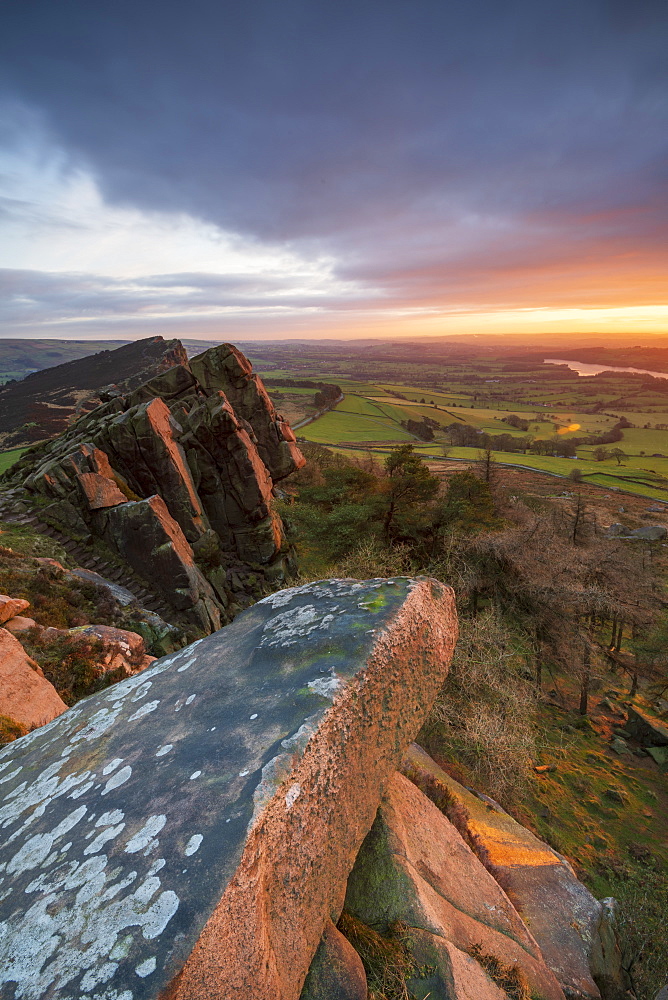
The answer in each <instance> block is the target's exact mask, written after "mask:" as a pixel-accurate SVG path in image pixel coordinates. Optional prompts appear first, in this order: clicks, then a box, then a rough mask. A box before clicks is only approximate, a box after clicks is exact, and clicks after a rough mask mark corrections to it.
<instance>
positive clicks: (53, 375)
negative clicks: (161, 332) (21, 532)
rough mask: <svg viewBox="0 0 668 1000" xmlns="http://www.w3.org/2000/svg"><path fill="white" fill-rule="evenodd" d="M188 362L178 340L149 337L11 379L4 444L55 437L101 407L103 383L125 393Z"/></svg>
mask: <svg viewBox="0 0 668 1000" xmlns="http://www.w3.org/2000/svg"><path fill="white" fill-rule="evenodd" d="M15 343H18V342H15ZM23 343H24V344H26V343H28V342H27V341H24V342H23ZM30 343H31V344H32V343H33V342H30ZM42 343H44V342H42ZM42 357H45V355H42ZM185 361H187V355H186V351H185V348H184V347H183V345H182V344H181V342H180V341H179V340H164V339H163V338H162V337H149V338H147V339H145V340H137V341H134V342H132V343H129V344H124V345H123V346H122V347H117V348H116V349H115V350H102V351H100V352H98V353H97V354H93V355H89V356H88V357H82V358H78V359H77V360H74V361H68V362H66V363H65V364H61V365H56V366H55V367H53V368H44V369H43V370H42V371H37V372H34V373H33V374H30V375H27V376H26V377H25V378H24V379H22V380H21V381H19V382H10V383H8V384H7V385H5V386H3V387H2V388H0V449H2V450H6V449H8V448H19V447H22V446H23V445H28V444H33V443H34V442H36V441H42V440H44V439H45V438H50V437H53V436H54V435H55V434H59V433H60V432H61V431H63V430H64V429H65V427H67V425H68V423H70V421H71V420H72V419H73V418H74V417H76V416H79V415H80V414H82V413H86V412H88V411H89V410H91V409H93V407H94V406H97V404H98V403H99V402H100V396H99V392H100V390H101V389H103V388H104V387H106V386H110V385H116V386H118V387H119V389H122V390H123V391H126V392H127V391H128V390H130V389H134V388H137V386H140V385H143V383H144V382H147V381H148V380H149V379H151V378H153V377H154V376H156V375H159V374H160V373H161V372H164V371H166V370H167V369H168V368H172V367H173V366H174V365H179V364H183V363H184V362H185Z"/></svg>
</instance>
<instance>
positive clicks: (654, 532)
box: [630, 524, 668, 542]
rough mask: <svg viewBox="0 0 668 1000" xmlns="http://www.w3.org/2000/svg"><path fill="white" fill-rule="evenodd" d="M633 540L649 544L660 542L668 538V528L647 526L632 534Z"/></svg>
mask: <svg viewBox="0 0 668 1000" xmlns="http://www.w3.org/2000/svg"><path fill="white" fill-rule="evenodd" d="M630 536H631V538H639V539H644V540H645V541H647V542H660V541H661V540H662V539H664V538H666V537H668V528H666V527H665V526H664V525H663V524H647V525H644V526H643V527H642V528H636V529H635V530H634V531H631V532H630Z"/></svg>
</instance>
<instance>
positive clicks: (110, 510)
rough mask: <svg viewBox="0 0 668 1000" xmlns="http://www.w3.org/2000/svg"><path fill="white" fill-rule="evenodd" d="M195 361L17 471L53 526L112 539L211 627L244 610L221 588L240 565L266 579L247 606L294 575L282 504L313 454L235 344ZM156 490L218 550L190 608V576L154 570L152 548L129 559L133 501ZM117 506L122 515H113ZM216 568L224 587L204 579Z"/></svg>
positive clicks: (193, 535) (194, 535)
mask: <svg viewBox="0 0 668 1000" xmlns="http://www.w3.org/2000/svg"><path fill="white" fill-rule="evenodd" d="M183 361H184V363H182V364H179V365H175V366H174V367H171V368H169V370H168V371H166V372H164V373H163V374H161V375H159V376H157V377H155V378H153V379H151V380H150V381H149V382H147V383H146V384H145V385H143V386H140V387H139V388H137V389H135V390H134V391H133V392H129V393H127V394H126V395H125V396H123V395H118V394H117V395H113V394H112V396H110V398H109V400H108V402H105V403H103V404H101V405H100V406H98V407H97V408H96V409H94V410H93V411H92V412H90V413H88V414H87V415H86V416H84V417H82V418H81V419H80V420H78V421H77V422H76V423H75V424H74V425H72V427H71V428H69V429H68V430H67V432H65V433H64V434H62V435H61V436H60V437H59V438H56V439H54V440H52V441H49V442H46V443H45V444H42V445H40V446H38V447H37V448H36V449H34V450H33V452H31V455H30V457H26V458H25V459H23V460H21V461H20V462H19V463H18V464H17V465H16V467H15V470H14V471H13V472H12V473H11V475H12V476H13V477H14V478H15V480H16V482H17V484H18V483H19V482H20V483H22V485H23V487H24V489H25V491H27V496H30V495H31V494H32V495H33V496H41V497H43V498H47V499H49V500H50V501H51V503H50V504H49V505H48V506H46V507H45V506H43V505H40V516H41V517H43V518H44V520H46V521H47V522H48V523H49V524H51V525H53V526H55V527H57V528H59V529H60V530H62V531H63V532H64V533H65V534H67V535H70V536H71V537H74V538H77V539H80V540H83V541H89V540H90V538H91V536H92V537H93V538H94V539H96V540H97V541H98V544H100V543H103V544H104V546H106V547H108V548H109V549H110V550H111V553H113V556H114V557H119V556H120V558H121V559H122V560H124V561H129V562H130V564H131V565H132V567H133V569H134V570H135V572H136V573H137V574H138V575H139V576H140V577H142V578H143V579H144V580H145V581H146V582H147V583H148V584H150V587H151V589H155V587H156V574H159V575H160V579H159V580H158V581H157V586H158V590H159V592H160V594H161V596H163V597H164V599H165V600H166V601H167V603H168V604H169V605H171V607H172V608H173V609H174V611H175V614H176V619H177V620H178V621H182V622H183V623H184V624H185V623H191V624H197V625H198V627H200V628H203V629H210V627H211V624H212V623H213V624H214V625H215V624H216V622H217V621H219V619H220V612H221V610H222V611H223V612H224V615H225V616H226V617H227V616H229V615H231V614H232V608H231V605H230V602H229V594H228V593H227V591H226V590H225V588H222V589H221V586H220V584H221V581H222V577H223V574H224V573H225V571H226V570H227V569H228V568H237V565H238V564H241V566H245V567H249V566H252V567H254V568H255V570H256V571H257V572H259V580H257V581H256V584H255V585H251V586H250V587H249V588H248V589H246V590H244V595H243V597H242V598H240V600H239V601H238V602H235V603H238V604H239V605H244V604H247V603H248V602H249V601H250V600H252V599H255V598H256V597H257V596H258V594H260V593H262V592H264V591H266V589H268V588H269V587H270V586H272V585H275V584H276V582H277V581H282V580H283V579H284V577H285V572H286V568H287V566H289V564H290V558H289V554H288V553H287V552H286V540H285V536H284V532H283V528H282V524H281V520H280V517H279V516H278V514H277V513H276V511H275V510H274V504H273V488H274V480H275V479H277V478H282V477H283V476H285V475H287V474H288V473H290V472H293V471H294V470H295V469H297V468H299V467H300V466H302V465H303V464H304V459H303V457H302V455H301V454H300V453H299V451H298V449H297V447H296V444H295V440H294V435H293V434H292V431H291V430H290V428H289V427H288V425H287V424H285V422H284V421H283V420H282V418H281V417H280V416H279V415H278V414H277V413H276V411H275V410H274V408H273V405H272V403H271V401H270V400H269V397H268V396H267V394H266V392H265V390H264V387H263V386H262V383H261V381H260V380H259V379H258V378H257V377H256V376H255V375H253V374H252V371H251V366H250V363H249V362H248V361H247V360H246V359H245V358H244V357H243V355H242V354H240V353H239V352H238V351H236V349H235V348H232V347H231V346H230V345H223V346H222V347H220V348H218V347H215V348H211V349H210V350H209V351H206V352H205V353H204V354H203V355H200V356H199V357H198V358H196V359H194V360H193V362H192V365H193V366H194V367H193V368H192V370H191V367H190V366H189V364H188V363H187V361H186V360H185V357H184V359H183ZM200 377H201V379H202V381H199V378H200ZM228 394H229V396H230V398H228ZM232 397H233V398H234V400H235V401H236V403H235V405H233V404H232V402H231V398H232ZM236 407H238V408H236ZM155 496H158V497H160V498H161V499H162V501H163V503H164V505H165V506H166V509H167V511H168V513H169V516H170V518H172V519H173V520H174V521H175V522H176V523H177V524H178V526H179V528H180V530H181V532H182V535H183V536H184V538H185V539H186V541H187V542H188V543H189V544H190V545H192V546H198V544H199V543H200V542H201V541H202V540H203V539H206V540H207V547H208V548H209V549H212V552H213V558H206V559H203V560H202V561H201V564H200V565H201V567H202V568H203V571H204V575H202V574H200V576H201V580H200V581H199V583H198V588H199V596H198V597H197V598H196V599H192V600H191V599H190V597H189V598H188V599H187V600H186V601H185V604H184V598H183V594H181V593H179V591H181V590H183V588H184V584H183V579H182V578H183V573H182V572H179V573H178V574H177V577H176V578H175V579H174V580H173V579H172V577H171V576H169V575H164V574H162V573H161V570H162V569H164V560H162V561H161V560H158V564H156V565H153V564H152V563H151V560H147V559H145V555H146V552H145V549H146V546H143V547H142V552H141V555H140V556H139V557H138V558H136V559H134V560H133V559H128V555H127V553H128V550H129V549H130V548H131V547H132V543H133V542H134V540H136V532H135V531H134V527H133V526H135V525H136V521H137V517H138V513H137V509H136V508H135V507H132V506H131V505H132V504H137V503H142V502H145V501H149V500H150V498H151V497H155ZM126 508H128V509H127V510H126ZM115 511H121V513H119V514H117V515H116V516H112V515H113V514H114V512H115ZM149 519H150V518H149ZM112 527H113V530H111V529H112ZM126 530H127V532H128V537H125V532H126ZM149 533H150V532H149ZM212 536H213V537H214V540H215V544H214V545H213V547H212V546H211V545H210V544H209V542H210V540H211V537H212ZM191 556H192V554H191ZM209 556H211V552H209ZM158 567H160V570H159V568H158ZM209 575H210V578H211V580H212V581H213V582H214V587H213V588H212V587H211V586H210V585H209V584H207V583H206V582H205V585H202V580H203V579H204V576H209ZM177 579H178V581H179V582H178V583H177V582H175V580H177ZM185 589H186V590H187V591H190V589H191V588H190V585H188V586H186V588H185ZM192 596H193V595H192V594H191V597H192ZM193 608H195V609H196V610H195V611H193V610H190V609H193ZM186 609H189V610H186ZM184 611H185V612H186V613H185V615H184V614H181V612H184Z"/></svg>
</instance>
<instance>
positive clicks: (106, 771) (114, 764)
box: [102, 757, 123, 774]
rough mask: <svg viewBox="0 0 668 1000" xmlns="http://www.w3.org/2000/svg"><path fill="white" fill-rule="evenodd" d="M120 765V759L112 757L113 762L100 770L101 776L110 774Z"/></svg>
mask: <svg viewBox="0 0 668 1000" xmlns="http://www.w3.org/2000/svg"><path fill="white" fill-rule="evenodd" d="M122 763H123V758H122V757H114V759H113V760H110V761H109V763H108V764H107V766H106V767H103V768H102V774H111V772H112V771H115V770H116V768H117V767H120V766H121V764H122Z"/></svg>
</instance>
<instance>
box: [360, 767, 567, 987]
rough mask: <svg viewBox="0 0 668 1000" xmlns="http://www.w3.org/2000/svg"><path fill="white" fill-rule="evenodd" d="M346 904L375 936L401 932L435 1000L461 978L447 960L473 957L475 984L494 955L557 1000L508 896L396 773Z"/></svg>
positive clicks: (532, 941) (442, 819)
mask: <svg viewBox="0 0 668 1000" xmlns="http://www.w3.org/2000/svg"><path fill="white" fill-rule="evenodd" d="M345 905H346V910H348V911H349V912H350V913H352V914H353V915H354V916H355V917H358V918H359V919H360V920H362V921H363V922H364V923H366V924H368V925H370V926H371V927H373V928H374V930H376V931H378V932H380V933H387V932H388V931H390V929H391V928H392V926H393V925H396V924H397V923H400V924H401V925H404V926H405V928H406V937H407V940H408V942H409V947H410V948H411V950H412V952H413V955H414V957H415V959H416V962H417V965H418V966H427V967H431V968H435V969H436V977H435V981H433V980H432V981H431V982H430V983H429V990H430V992H431V995H432V997H433V1000H449V997H450V996H451V994H450V993H449V992H448V982H449V981H450V982H451V981H452V980H453V978H456V977H457V976H458V975H460V963H459V962H457V961H456V962H455V964H454V965H453V960H452V956H453V954H455V955H457V954H462V955H468V956H470V957H474V958H476V956H478V959H479V964H480V963H482V964H481V965H480V970H479V971H478V975H479V977H480V978H481V979H484V977H483V976H482V975H481V973H482V971H483V970H484V959H485V958H491V959H492V960H493V961H494V962H496V963H498V964H500V965H503V966H505V967H509V968H510V969H513V970H515V973H516V976H517V977H519V978H520V979H522V980H524V981H525V982H526V984H527V986H528V988H529V990H530V992H531V996H532V997H534V998H535V1000H563V996H564V995H563V992H562V990H561V988H560V986H559V984H558V982H557V980H556V978H555V976H554V973H553V972H552V971H551V970H550V969H549V968H548V967H547V965H546V964H545V961H544V959H543V956H542V954H541V950H540V948H539V946H538V944H537V943H536V941H535V939H534V937H533V935H532V934H531V933H530V932H529V930H528V929H527V927H526V926H525V924H524V923H523V921H522V920H521V918H520V917H519V915H518V913H517V912H516V910H515V908H514V907H513V905H512V903H511V902H510V900H509V899H508V896H507V895H506V893H505V892H504V891H503V889H502V888H501V887H500V886H499V884H498V883H497V882H496V881H495V879H494V878H493V877H492V876H491V875H490V873H489V872H488V871H487V869H486V868H485V867H484V866H483V865H482V863H481V862H480V861H479V860H478V858H477V857H476V856H475V854H474V853H473V851H472V850H471V848H470V847H469V846H468V845H467V844H466V843H465V841H464V840H463V838H462V836H461V835H460V834H459V833H458V831H457V830H456V829H455V827H454V826H453V825H452V823H450V822H449V820H448V819H446V817H445V816H444V815H443V813H442V812H441V811H440V810H439V809H438V808H437V807H436V806H435V805H434V804H433V803H432V802H431V801H430V800H429V799H428V798H427V797H426V795H424V794H423V793H422V792H421V791H420V790H419V789H418V788H417V787H416V786H415V785H414V784H413V783H412V782H411V781H409V780H408V779H407V778H405V777H404V776H403V775H401V774H399V773H397V774H395V775H394V776H393V777H392V779H391V781H390V782H389V785H388V787H387V791H386V793H385V795H384V796H383V799H382V801H381V805H380V808H379V810H378V814H377V816H376V819H375V821H374V824H373V827H372V829H371V831H370V833H369V834H368V836H367V838H366V840H365V841H364V844H363V846H362V849H361V850H360V852H359V854H358V856H357V860H356V861H355V867H354V868H353V871H352V873H351V876H350V878H349V880H348V888H347V892H346V900H345ZM453 947H454V949H455V951H454V952H453V950H452V948H453ZM483 995H484V994H483ZM455 996H456V997H457V996H458V994H457V993H455Z"/></svg>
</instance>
